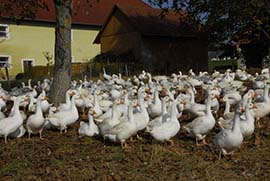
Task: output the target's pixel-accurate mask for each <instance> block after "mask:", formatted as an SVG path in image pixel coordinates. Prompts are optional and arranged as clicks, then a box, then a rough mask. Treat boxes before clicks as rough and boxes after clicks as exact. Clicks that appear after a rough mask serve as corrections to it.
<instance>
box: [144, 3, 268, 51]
mask: <svg viewBox="0 0 270 181" xmlns="http://www.w3.org/2000/svg"><path fill="white" fill-rule="evenodd" d="M149 2H150V3H152V4H153V5H155V6H158V7H161V8H163V9H164V11H165V12H166V11H167V10H168V9H172V10H174V11H179V10H185V11H187V12H189V14H190V15H192V16H194V17H195V18H194V20H195V21H196V22H197V23H198V24H200V25H201V27H203V28H204V29H205V30H206V31H208V32H209V35H210V36H209V42H210V43H212V44H217V43H219V44H220V43H224V42H231V41H235V42H239V43H240V44H241V43H250V42H253V43H254V42H259V41H265V42H268V46H269V47H270V45H269V42H270V1H269V0H149Z"/></svg>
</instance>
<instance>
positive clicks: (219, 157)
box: [218, 150, 221, 160]
mask: <svg viewBox="0 0 270 181" xmlns="http://www.w3.org/2000/svg"><path fill="white" fill-rule="evenodd" d="M220 159H221V150H219V152H218V160H220Z"/></svg>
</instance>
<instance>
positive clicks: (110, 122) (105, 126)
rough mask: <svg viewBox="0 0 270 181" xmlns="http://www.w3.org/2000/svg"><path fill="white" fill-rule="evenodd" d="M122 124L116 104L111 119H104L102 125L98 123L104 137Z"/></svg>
mask: <svg viewBox="0 0 270 181" xmlns="http://www.w3.org/2000/svg"><path fill="white" fill-rule="evenodd" d="M119 122H120V120H119V113H118V110H117V104H116V103H114V104H113V107H112V116H111V117H110V118H107V119H104V120H103V121H102V122H101V123H98V127H99V132H100V134H101V135H102V136H104V135H105V134H107V132H108V131H109V130H110V129H111V128H113V127H114V126H115V125H117V124H118V123H119Z"/></svg>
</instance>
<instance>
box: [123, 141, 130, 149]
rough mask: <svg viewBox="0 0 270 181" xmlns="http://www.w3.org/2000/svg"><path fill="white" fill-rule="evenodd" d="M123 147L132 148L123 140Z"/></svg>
mask: <svg viewBox="0 0 270 181" xmlns="http://www.w3.org/2000/svg"><path fill="white" fill-rule="evenodd" d="M121 148H122V149H129V148H131V147H130V146H128V144H127V143H126V142H121Z"/></svg>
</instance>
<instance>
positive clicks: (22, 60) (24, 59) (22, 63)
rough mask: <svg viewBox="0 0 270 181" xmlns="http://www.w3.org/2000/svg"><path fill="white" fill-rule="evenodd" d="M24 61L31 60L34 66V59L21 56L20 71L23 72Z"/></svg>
mask: <svg viewBox="0 0 270 181" xmlns="http://www.w3.org/2000/svg"><path fill="white" fill-rule="evenodd" d="M24 61H32V66H33V67H34V66H35V59H33V58H22V59H21V66H22V72H23V73H24V66H23V65H24Z"/></svg>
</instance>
